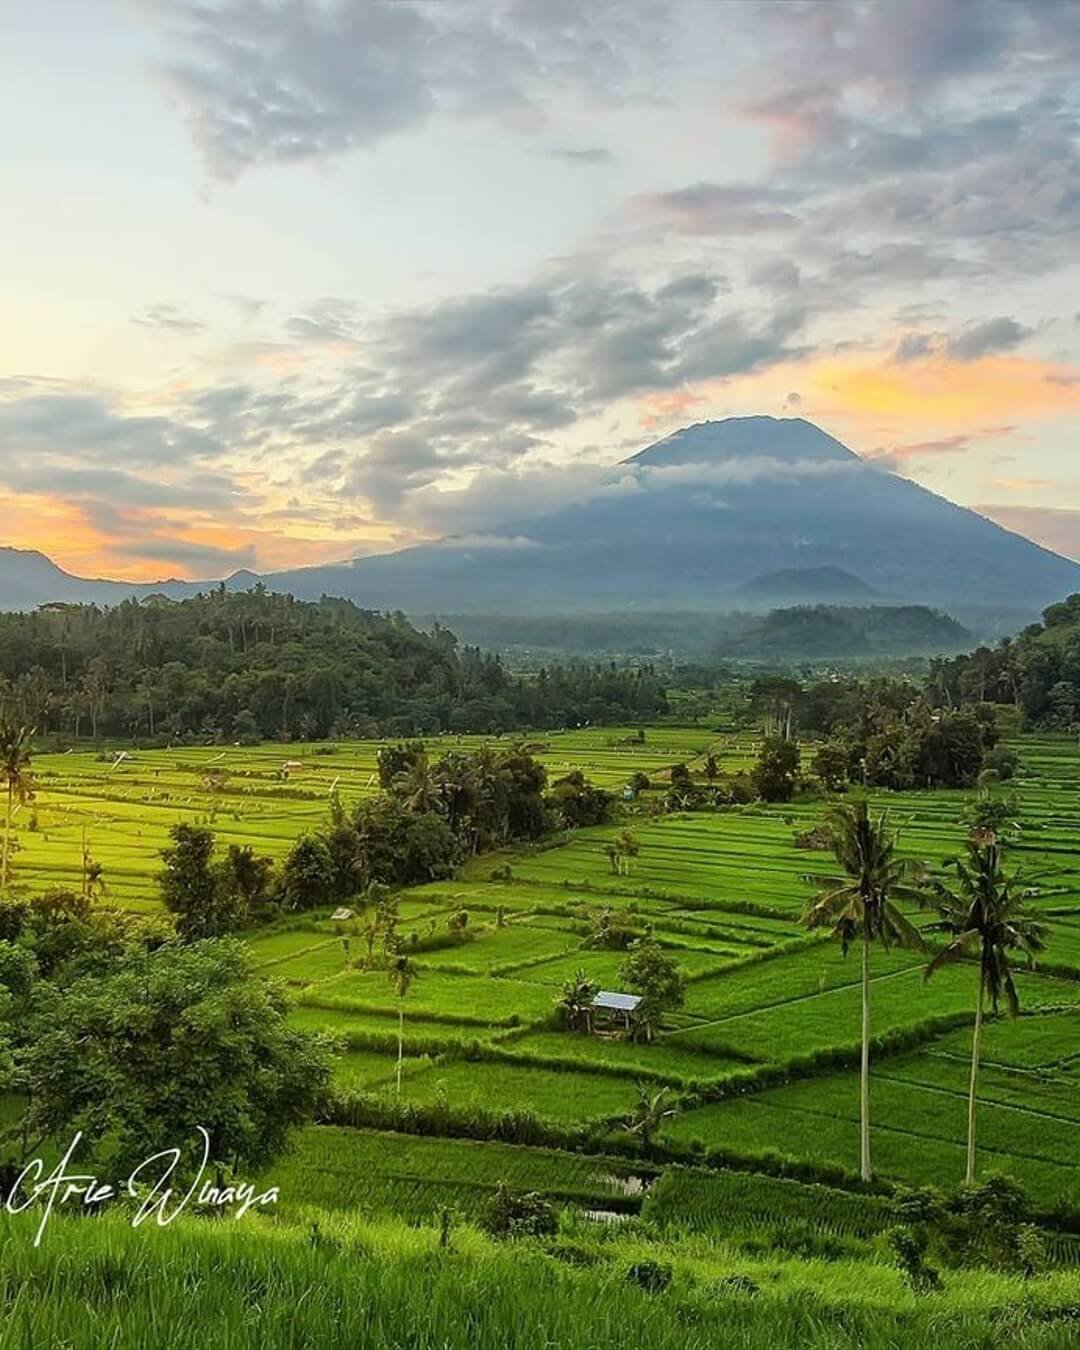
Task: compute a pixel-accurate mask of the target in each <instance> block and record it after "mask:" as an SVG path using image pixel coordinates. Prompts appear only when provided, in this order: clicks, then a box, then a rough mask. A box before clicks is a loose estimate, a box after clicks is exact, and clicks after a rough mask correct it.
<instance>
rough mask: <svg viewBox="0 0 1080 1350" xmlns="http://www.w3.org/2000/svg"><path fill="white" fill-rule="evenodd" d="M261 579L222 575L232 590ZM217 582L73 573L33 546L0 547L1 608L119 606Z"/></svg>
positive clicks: (185, 594) (182, 594) (178, 595)
mask: <svg viewBox="0 0 1080 1350" xmlns="http://www.w3.org/2000/svg"><path fill="white" fill-rule="evenodd" d="M258 580H259V578H258V577H257V576H256V575H255V574H254V572H236V573H234V574H233V575H232V576H230V577H227V578H225V581H224V585H225V587H226V589H227V590H230V591H244V590H250V589H251V587H252V586H254V585H255V583H256V582H257V581H258ZM221 584H222V583H221V582H220V581H180V580H178V579H176V578H172V579H170V580H167V581H149V582H140V581H109V580H106V579H104V578H91V577H77V576H73V575H72V574H71V573H70V572H65V571H64V569H63V568H62V567H57V565H56V563H54V562H53V561H52V560H51V559H50V558H47V557H46V556H45V554H44V553H39V552H38V551H37V550H36V549H22V548H3V547H0V610H20V609H36V608H37V607H38V606H39V605H45V604H71V605H118V604H120V603H121V602H122V601H124V600H130V599H132V598H134V599H137V600H145V599H146V598H147V597H148V596H150V595H167V596H168V597H169V599H170V600H187V599H190V598H191V597H192V596H195V595H198V594H199V593H200V592H202V591H207V590H209V589H211V588H212V587H215V586H219V585H221Z"/></svg>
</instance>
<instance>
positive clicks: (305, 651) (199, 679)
mask: <svg viewBox="0 0 1080 1350" xmlns="http://www.w3.org/2000/svg"><path fill="white" fill-rule="evenodd" d="M0 704H2V705H4V706H5V707H6V708H7V709H8V712H9V714H10V716H11V718H12V719H13V720H14V721H16V722H18V723H20V724H24V725H26V726H31V727H34V728H36V729H37V732H38V734H39V735H42V736H44V735H49V734H58V735H64V736H70V737H73V738H78V737H84V736H90V737H93V738H95V739H96V738H99V737H115V738H121V737H122V738H130V737H134V738H139V739H144V740H151V741H154V740H173V741H176V740H185V739H199V740H203V741H205V740H215V741H254V740H259V739H272V738H281V739H304V740H314V739H321V738H324V737H328V736H349V735H364V736H412V735H421V734H424V733H435V732H438V731H484V732H501V731H510V730H513V729H515V728H518V727H525V726H529V727H538V728H543V727H558V726H566V725H577V724H581V723H584V722H593V723H604V722H624V721H626V720H635V719H644V718H648V717H654V716H656V715H657V714H658V713H661V712H663V711H664V710H665V708H666V699H665V694H664V689H663V685H662V683H661V682H660V680H659V679H658V678H657V676H656V675H655V674H654V673H653V672H652V670H651V669H642V670H634V671H627V670H617V669H615V668H614V667H613V666H610V665H609V666H589V665H571V666H564V667H555V668H552V669H546V668H545V669H543V670H541V671H539V672H538V673H537V674H536V675H535V676H533V677H530V678H528V679H518V678H515V677H514V676H512V675H511V674H509V673H508V672H507V670H506V669H505V668H504V666H503V665H502V663H501V662H500V660H499V659H498V658H497V657H494V656H488V655H485V654H483V653H481V652H480V651H478V650H477V649H475V648H470V647H465V648H460V647H459V645H458V642H457V639H456V638H455V636H454V635H453V633H451V632H450V631H449V630H448V629H446V628H442V627H440V626H439V625H438V624H436V625H435V626H434V627H433V629H432V631H431V632H430V633H424V632H420V631H419V630H418V629H416V628H414V627H413V626H412V625H411V624H410V623H409V622H408V621H407V620H406V618H405V617H404V615H402V614H378V613H374V612H372V611H369V610H362V609H359V608H357V606H355V605H353V604H352V603H350V602H349V601H345V600H331V599H325V598H324V599H323V600H320V601H319V602H318V603H314V604H312V603H305V602H301V601H297V600H294V599H293V598H292V597H291V596H288V595H276V594H273V593H271V592H269V591H267V590H265V589H262V588H259V587H256V588H255V589H254V590H253V591H250V592H241V593H230V592H227V591H225V590H224V589H221V590H216V591H213V592H211V593H210V594H208V595H205V596H198V597H195V598H194V599H190V600H183V601H178V602H177V601H171V600H168V599H166V598H165V597H157V598H154V597H152V598H150V599H147V600H144V601H142V602H141V603H140V602H139V601H136V600H130V601H125V602H124V603H123V604H121V605H118V606H116V607H115V608H111V609H102V608H98V607H97V606H93V605H61V604H55V605H46V606H43V607H42V608H40V609H38V610H37V611H35V612H34V613H29V614H3V615H0Z"/></svg>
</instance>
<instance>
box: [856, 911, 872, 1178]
mask: <svg viewBox="0 0 1080 1350" xmlns="http://www.w3.org/2000/svg"><path fill="white" fill-rule="evenodd" d="M859 1172H860V1175H861V1176H862V1179H863V1181H870V1180H871V1178H872V1176H873V1172H872V1171H871V1168H870V934H869V933H868V932H867V930H866V925H865V924H864V925H863V939H862V1064H861V1066H860V1070H859Z"/></svg>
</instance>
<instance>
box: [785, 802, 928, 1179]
mask: <svg viewBox="0 0 1080 1350" xmlns="http://www.w3.org/2000/svg"><path fill="white" fill-rule="evenodd" d="M826 823H827V826H828V830H829V834H830V837H831V840H832V850H833V853H834V855H835V857H836V861H837V862H838V863H839V864H840V867H841V868H842V869H843V871H842V874H840V875H836V876H818V877H811V878H809V880H812V881H814V882H816V883H817V884H818V885H819V886H820V887H821V890H820V892H819V894H818V895H817V897H816V898H815V899H814V900H813V901H812V903H811V904H810V906H809V908H808V909H807V911H806V913H805V915H804V916H803V922H804V923H805V924H806V926H807V927H808V928H822V927H825V926H831V928H832V930H833V932H834V934H835V935H836V936H837V937H838V938H839V940H840V943H841V946H842V948H843V951H844V955H845V956H846V955H847V953H848V951H849V949H850V947H851V945H852V943H853V942H855V941H858V942H859V943H860V946H861V949H862V1055H861V1060H860V1068H859V1171H860V1174H861V1176H862V1178H863V1180H864V1181H870V1180H871V1179H872V1177H873V1169H872V1167H871V1164H870V948H871V945H872V944H873V943H874V942H881V943H882V944H883V945H884V946H889V945H890V944H892V943H896V944H898V945H900V946H904V947H919V948H921V947H923V946H924V945H925V944H924V942H923V938H922V935H921V934H920V932H919V930H918V929H917V928H916V927H915V926H914V925H913V924H912V923H911V922H910V921H909V920H908V919H907V918H905V917H904V915H903V914H902V913H901V912H900V910H899V908H898V907H897V905H896V903H895V902H896V900H899V899H908V900H911V901H913V902H915V903H918V902H919V901H920V900H921V899H922V895H921V893H920V891H919V890H918V889H917V888H916V887H915V886H914V885H913V884H909V879H913V878H914V873H915V867H914V865H913V864H912V863H910V862H908V861H906V860H904V859H901V858H899V857H897V854H896V833H895V831H894V830H893V829H892V828H891V827H890V824H889V818H888V812H885V811H883V812H882V813H881V814H880V815H879V816H878V818H877V819H876V820H874V819H873V818H872V817H871V815H870V811H869V808H868V807H867V804H866V802H865V801H862V800H858V801H851V802H842V803H840V804H838V805H837V806H835V807H834V808H833V809H832V811H830V812H829V815H828V817H827V818H826Z"/></svg>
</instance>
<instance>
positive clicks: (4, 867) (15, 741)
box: [0, 719, 34, 895]
mask: <svg viewBox="0 0 1080 1350" xmlns="http://www.w3.org/2000/svg"><path fill="white" fill-rule="evenodd" d="M33 734H34V733H33V731H32V730H31V729H30V728H29V727H21V726H16V725H15V723H14V722H9V721H7V720H6V719H5V720H4V721H3V722H0V783H3V784H4V788H5V790H6V792H7V811H6V814H5V816H4V844H3V852H2V855H0V895H3V894H4V893H5V892H6V891H7V887H8V877H9V876H10V869H11V822H12V818H13V817H14V815H15V807H16V805H18V806H22V805H23V804H24V803H25V802H28V801H29V800H30V799H31V798H32V797H33V795H34V789H33V782H32V780H31V777H30V741H31V738H32V737H33Z"/></svg>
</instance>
